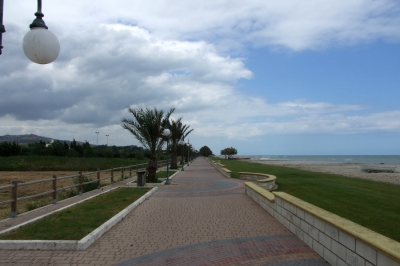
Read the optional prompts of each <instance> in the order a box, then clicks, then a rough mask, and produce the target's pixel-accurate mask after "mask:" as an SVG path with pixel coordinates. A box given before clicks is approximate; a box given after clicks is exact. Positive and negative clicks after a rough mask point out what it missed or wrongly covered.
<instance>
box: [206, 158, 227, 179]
mask: <svg viewBox="0 0 400 266" xmlns="http://www.w3.org/2000/svg"><path fill="white" fill-rule="evenodd" d="M210 163H211V165H212V166H214V167H215V169H217V170H218V171H220V172H221V173H222V174H223V175H224V176H225V177H226V178H232V175H231V174H232V173H231V171H230V170H228V169H226V168H224V167H223V165H221V164H219V163H216V162H214V161H211V160H210Z"/></svg>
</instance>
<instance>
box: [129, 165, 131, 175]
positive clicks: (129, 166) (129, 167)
mask: <svg viewBox="0 0 400 266" xmlns="http://www.w3.org/2000/svg"><path fill="white" fill-rule="evenodd" d="M129 177H132V165H131V166H129Z"/></svg>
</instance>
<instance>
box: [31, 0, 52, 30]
mask: <svg viewBox="0 0 400 266" xmlns="http://www.w3.org/2000/svg"><path fill="white" fill-rule="evenodd" d="M37 6H38V9H37V12H36V13H35V16H36V18H35V20H34V21H33V22H32V24H31V25H29V28H31V29H32V28H45V29H48V27H47V26H46V24H45V23H44V21H43V19H42V18H43V17H44V15H43V13H42V0H38V1H37Z"/></svg>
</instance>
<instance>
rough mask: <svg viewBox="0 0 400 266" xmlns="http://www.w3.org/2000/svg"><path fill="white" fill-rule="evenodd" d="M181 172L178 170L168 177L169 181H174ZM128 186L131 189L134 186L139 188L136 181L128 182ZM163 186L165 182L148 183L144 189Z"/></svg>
mask: <svg viewBox="0 0 400 266" xmlns="http://www.w3.org/2000/svg"><path fill="white" fill-rule="evenodd" d="M180 171H181V169H178V171H175V173H174V174H173V175H171V176H169V177H168V178H169V180H171V179H173V178H174V177H175V176H176V175H177V174H178V173H179V172H180ZM126 185H127V186H130V187H133V186H135V187H137V186H136V183H135V182H134V181H131V182H128V183H126ZM163 185H165V180H164V181H163V182H161V183H146V185H145V186H144V187H147V188H149V187H157V186H163Z"/></svg>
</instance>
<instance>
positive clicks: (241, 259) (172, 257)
mask: <svg viewBox="0 0 400 266" xmlns="http://www.w3.org/2000/svg"><path fill="white" fill-rule="evenodd" d="M0 265H121V266H122V265H155V266H156V265H157V266H160V265H180V266H184V265H190V266H195V265H252V266H253V265H273V266H278V265H279V266H320V265H324V266H326V265H329V264H328V263H326V262H325V260H323V259H322V258H321V257H320V256H319V255H317V254H316V253H315V252H314V251H312V250H311V249H310V248H309V247H308V246H307V245H306V244H304V243H303V242H302V241H301V240H300V239H298V238H297V237H296V236H295V235H293V234H292V233H291V232H290V231H289V230H287V229H286V228H285V227H283V226H282V225H281V224H280V223H279V222H278V221H276V220H275V219H274V218H273V217H272V216H271V215H270V214H268V213H267V212H266V211H265V210H264V209H262V208H261V207H260V206H259V205H258V204H257V203H255V202H254V201H253V200H252V199H250V198H249V197H248V196H247V195H246V194H245V189H244V184H243V181H241V180H236V179H227V178H225V177H224V176H223V175H222V174H220V173H219V172H218V171H217V170H216V169H214V168H213V167H212V166H211V165H210V163H209V162H207V161H206V160H205V159H203V158H197V159H196V160H195V161H194V162H193V163H191V164H190V166H188V167H186V168H185V170H184V171H182V172H179V173H178V174H177V175H176V176H175V177H174V179H173V180H172V181H171V185H170V186H161V187H159V190H158V191H157V192H156V193H154V194H153V195H152V196H151V197H150V198H148V199H147V200H145V201H144V202H143V203H142V204H140V205H139V206H138V207H137V208H136V209H134V210H133V211H132V212H131V213H130V214H129V215H128V216H127V217H125V218H124V219H123V220H122V221H121V222H119V223H118V224H117V225H116V226H114V227H113V228H112V229H111V230H110V231H108V232H107V233H105V234H104V235H103V236H102V237H101V238H100V239H99V240H97V241H96V242H95V243H94V244H93V245H91V246H90V247H89V248H88V249H87V250H84V251H40V250H21V251H18V250H0Z"/></svg>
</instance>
